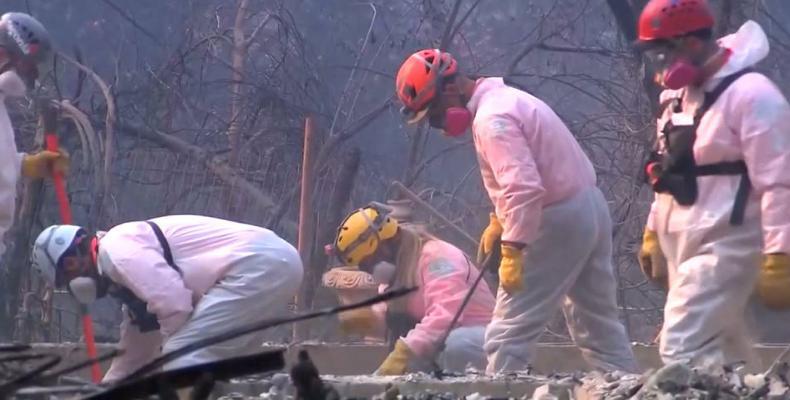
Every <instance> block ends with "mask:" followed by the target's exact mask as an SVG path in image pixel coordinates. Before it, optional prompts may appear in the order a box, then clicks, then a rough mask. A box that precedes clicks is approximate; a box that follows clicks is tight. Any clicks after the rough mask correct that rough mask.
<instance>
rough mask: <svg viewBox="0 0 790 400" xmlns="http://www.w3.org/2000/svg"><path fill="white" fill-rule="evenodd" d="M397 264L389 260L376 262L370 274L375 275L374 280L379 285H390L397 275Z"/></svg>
mask: <svg viewBox="0 0 790 400" xmlns="http://www.w3.org/2000/svg"><path fill="white" fill-rule="evenodd" d="M396 269H397V267H396V266H395V264H393V263H391V262H389V261H381V262H378V263H376V264H375V265H374V266H373V268H371V271H370V272H369V274H371V275H372V276H373V282H375V283H376V284H378V285H389V284H390V283H392V279H393V278H394V277H395V270H396Z"/></svg>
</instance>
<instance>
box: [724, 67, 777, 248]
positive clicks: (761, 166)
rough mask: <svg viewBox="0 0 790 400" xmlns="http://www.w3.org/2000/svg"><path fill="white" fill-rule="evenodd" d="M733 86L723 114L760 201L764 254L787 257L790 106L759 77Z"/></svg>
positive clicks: (774, 87) (757, 75)
mask: <svg viewBox="0 0 790 400" xmlns="http://www.w3.org/2000/svg"><path fill="white" fill-rule="evenodd" d="M733 85H737V90H736V91H735V94H734V95H733V99H732V100H733V101H732V102H731V103H730V107H728V109H729V113H730V115H732V116H733V117H734V118H733V119H732V120H733V121H734V124H735V126H733V128H734V130H735V131H737V132H739V133H740V135H741V137H740V140H741V143H742V146H743V157H744V161H745V162H746V166H747V169H748V171H749V179H750V180H751V183H752V187H753V189H754V190H755V192H756V193H757V194H758V195H760V196H761V200H760V206H761V211H762V228H763V246H764V249H763V251H764V252H765V253H766V254H770V253H786V254H790V213H788V211H787V210H788V207H790V172H789V171H790V129H788V127H787V126H788V122H790V105H788V102H787V100H786V99H785V98H784V96H783V95H782V93H781V92H780V91H779V89H778V88H777V87H776V86H775V85H774V84H773V83H772V82H771V81H770V80H769V79H768V78H766V77H765V76H763V75H760V74H749V75H746V76H744V77H743V78H741V79H740V80H738V82H736V83H735V84H733Z"/></svg>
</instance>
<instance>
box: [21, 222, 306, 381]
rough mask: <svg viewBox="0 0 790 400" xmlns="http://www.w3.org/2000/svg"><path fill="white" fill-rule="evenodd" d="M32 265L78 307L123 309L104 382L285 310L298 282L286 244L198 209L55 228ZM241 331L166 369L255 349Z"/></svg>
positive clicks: (297, 263)
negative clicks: (112, 302) (97, 229)
mask: <svg viewBox="0 0 790 400" xmlns="http://www.w3.org/2000/svg"><path fill="white" fill-rule="evenodd" d="M32 261H33V266H34V269H35V270H37V271H39V272H40V273H41V274H42V275H43V277H44V278H46V279H47V280H48V281H49V282H51V283H52V284H54V285H55V286H56V287H63V286H66V287H67V288H68V289H69V291H70V292H71V293H72V294H73V295H74V297H76V298H77V300H79V301H80V302H81V303H86V304H87V303H90V302H92V301H94V300H95V299H96V298H97V297H103V296H105V295H107V294H109V295H111V296H113V297H115V298H117V299H119V300H120V301H121V303H122V304H123V308H124V320H123V322H122V324H121V341H120V348H121V349H122V350H124V351H125V353H124V354H123V355H121V356H119V357H117V358H115V359H113V362H112V365H111V366H110V369H109V371H108V372H107V374H106V375H105V376H104V381H105V382H112V381H117V380H119V379H121V378H123V377H125V376H127V375H128V374H130V373H132V372H134V371H135V370H137V369H138V368H139V367H141V366H142V365H143V364H145V363H147V362H149V361H151V360H153V359H154V358H155V357H156V356H157V355H159V353H160V347H161V350H162V352H164V353H167V352H170V351H173V350H176V349H179V348H181V347H183V346H185V345H188V344H190V343H193V342H195V341H197V340H200V339H204V338H207V337H211V336H214V335H217V334H218V333H221V332H224V331H227V330H229V329H232V328H234V327H238V326H240V325H242V324H244V323H249V322H250V321H254V320H263V319H266V318H270V317H275V316H278V315H281V314H284V313H285V312H286V311H287V303H288V302H289V301H290V300H291V299H292V298H293V296H294V295H295V294H296V292H297V290H298V288H299V286H300V284H301V280H302V262H301V260H300V258H299V254H298V253H297V251H296V249H294V247H293V246H291V245H290V244H288V243H287V242H286V241H285V240H283V239H281V238H279V237H278V236H277V235H276V234H275V233H274V232H272V231H270V230H267V229H264V228H260V227H257V226H252V225H246V224H241V223H237V222H232V221H225V220H221V219H217V218H210V217H204V216H197V215H173V216H165V217H159V218H154V219H151V220H148V221H135V222H127V223H124V224H121V225H118V226H115V227H113V228H112V229H110V230H109V231H108V232H106V233H97V234H90V233H89V232H87V231H86V230H85V229H83V228H81V227H79V226H73V225H54V226H50V227H49V228H47V229H45V230H44V231H43V232H41V234H40V235H39V236H38V238H37V239H36V242H35V245H34V248H33V255H32ZM261 341H262V339H261V336H260V335H256V334H250V335H245V336H242V337H240V338H237V339H234V340H231V341H228V342H224V343H220V344H217V345H213V346H210V347H207V348H203V349H200V350H197V351H195V352H192V353H190V354H188V355H186V356H183V357H181V358H178V359H176V360H174V361H173V362H171V363H169V364H167V365H166V366H165V368H166V369H173V368H177V367H184V366H189V365H195V364H201V363H206V362H211V361H216V360H219V359H224V358H229V357H235V356H241V355H246V354H250V353H254V352H256V351H259V350H258V348H259V346H260V345H261Z"/></svg>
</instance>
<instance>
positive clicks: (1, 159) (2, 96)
mask: <svg viewBox="0 0 790 400" xmlns="http://www.w3.org/2000/svg"><path fill="white" fill-rule="evenodd" d="M24 93H25V86H24V83H23V82H22V80H21V79H19V76H18V75H17V74H16V72H13V71H7V72H4V73H2V74H0V256H2V255H3V253H5V250H6V246H5V243H4V240H3V239H4V236H5V234H6V232H8V230H9V229H11V225H13V223H14V212H15V208H16V187H17V181H19V177H20V175H21V168H22V159H23V158H24V155H25V153H20V152H18V151H17V148H16V141H15V140H14V128H13V127H12V126H11V118H10V117H9V116H8V109H7V108H6V104H5V100H6V98H8V97H17V96H23V95H24Z"/></svg>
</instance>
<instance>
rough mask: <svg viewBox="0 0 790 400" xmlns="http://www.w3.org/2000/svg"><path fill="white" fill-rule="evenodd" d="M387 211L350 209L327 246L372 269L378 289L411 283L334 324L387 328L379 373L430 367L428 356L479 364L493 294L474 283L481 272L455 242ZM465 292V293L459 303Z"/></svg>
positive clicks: (439, 361) (453, 363) (456, 367)
mask: <svg viewBox="0 0 790 400" xmlns="http://www.w3.org/2000/svg"><path fill="white" fill-rule="evenodd" d="M388 214H389V211H388V210H386V209H384V208H383V207H381V206H378V205H376V203H373V204H372V205H370V206H368V207H365V208H361V209H358V210H355V211H354V212H352V213H351V214H349V216H348V217H347V218H346V219H345V220H344V221H343V223H342V224H341V225H340V227H339V228H338V231H337V237H336V238H335V242H334V243H333V244H332V245H331V246H330V247H331V248H332V249H333V250H334V253H335V254H336V255H337V256H338V258H340V259H341V260H342V261H343V262H344V263H346V264H347V265H357V266H359V267H360V269H361V270H362V271H365V272H368V273H370V274H372V275H373V277H374V279H375V280H376V282H378V283H379V284H380V286H379V291H380V292H384V291H386V290H388V289H390V288H402V287H417V288H418V289H417V291H416V292H415V293H412V294H410V295H408V296H406V297H403V298H401V299H395V300H393V301H390V302H389V303H387V304H378V305H375V306H373V307H372V308H363V309H358V310H351V311H349V312H345V313H341V314H340V315H339V317H340V323H341V328H342V329H343V330H344V331H345V332H348V333H360V334H378V335H381V336H383V331H384V330H385V328H386V330H387V331H389V333H390V334H391V335H390V336H391V337H392V339H394V340H395V346H394V349H393V350H392V352H390V354H389V356H387V358H386V359H385V360H384V362H382V363H381V366H380V367H379V368H378V369H377V370H376V373H377V374H379V375H402V374H404V373H406V372H408V371H419V370H423V371H425V370H427V371H431V370H432V369H433V368H434V367H435V366H434V365H433V361H434V360H436V366H438V367H439V368H441V369H442V370H447V371H451V372H455V373H463V372H464V371H465V370H466V368H467V367H473V368H476V369H478V370H484V369H485V366H486V357H485V352H484V351H483V340H484V334H485V328H486V325H488V323H489V322H490V321H491V313H492V311H493V309H494V295H493V294H492V293H491V290H490V289H489V288H488V285H487V284H486V282H485V281H480V282H479V283H478V284H477V286H476V287H473V282H475V281H476V280H477V277H478V276H479V275H480V274H481V272H480V271H479V270H478V269H477V268H476V267H475V266H474V264H473V263H472V261H471V260H469V258H467V257H466V255H465V254H464V253H463V251H461V250H460V249H458V248H457V247H455V246H453V245H451V244H450V243H447V242H445V241H443V240H439V239H437V238H436V237H434V236H432V235H430V234H429V233H427V232H425V231H424V230H423V229H421V228H419V227H416V226H413V225H408V224H399V223H398V221H397V220H395V219H394V218H392V217H390V216H389V215H388ZM467 294H470V296H471V297H470V298H469V302H468V303H467V304H466V306H465V307H464V308H462V303H463V301H464V298H465V297H466V296H467ZM456 314H458V319H457V321H453V319H454V317H455V316H456ZM453 323H455V325H453ZM445 335H447V336H446V337H445Z"/></svg>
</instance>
